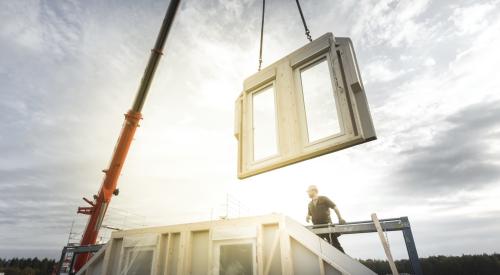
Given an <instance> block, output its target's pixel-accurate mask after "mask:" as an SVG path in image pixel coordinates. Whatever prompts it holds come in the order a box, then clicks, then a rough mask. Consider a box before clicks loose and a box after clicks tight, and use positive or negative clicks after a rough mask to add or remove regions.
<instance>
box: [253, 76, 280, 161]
mask: <svg viewBox="0 0 500 275" xmlns="http://www.w3.org/2000/svg"><path fill="white" fill-rule="evenodd" d="M252 100H253V102H252V105H253V159H254V160H261V159H264V158H266V157H269V156H272V155H275V154H277V153H278V146H277V144H276V110H275V104H274V89H273V87H272V86H269V87H268V88H265V89H264V90H262V91H259V92H257V93H254V94H253V97H252Z"/></svg>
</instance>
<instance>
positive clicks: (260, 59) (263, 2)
mask: <svg viewBox="0 0 500 275" xmlns="http://www.w3.org/2000/svg"><path fill="white" fill-rule="evenodd" d="M295 2H296V3H297V8H298V9H299V13H300V19H301V20H302V24H303V25H304V30H305V34H306V37H307V40H309V42H312V38H311V32H310V31H309V28H308V27H307V23H306V19H305V17H304V13H303V12H302V8H301V7H300V2H299V0H295ZM265 15H266V0H262V21H261V24H260V47H259V69H258V70H259V71H260V69H261V68H262V44H263V41H264V18H265Z"/></svg>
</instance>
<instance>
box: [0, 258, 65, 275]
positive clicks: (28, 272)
mask: <svg viewBox="0 0 500 275" xmlns="http://www.w3.org/2000/svg"><path fill="white" fill-rule="evenodd" d="M55 267H56V261H55V260H53V259H47V258H45V259H42V260H40V259H38V258H36V257H35V258H12V259H9V260H7V259H2V258H0V273H2V272H3V273H5V275H50V274H52V271H53V270H54V269H55Z"/></svg>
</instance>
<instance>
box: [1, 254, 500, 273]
mask: <svg viewBox="0 0 500 275" xmlns="http://www.w3.org/2000/svg"><path fill="white" fill-rule="evenodd" d="M360 262H361V263H362V264H364V265H366V266H367V267H368V268H370V269H371V270H373V271H374V272H375V273H377V274H380V275H385V274H391V270H390V268H389V264H388V263H387V261H383V260H360ZM420 264H421V265H422V269H423V272H424V274H425V275H499V274H500V254H496V253H495V254H491V255H488V254H482V255H462V256H431V257H428V258H421V259H420ZM396 266H397V268H398V271H399V272H400V273H408V274H412V269H411V265H410V262H409V261H408V260H399V261H396ZM55 267H56V261H55V260H53V259H46V258H45V259H42V260H40V259H38V258H12V259H9V260H7V259H2V258H0V273H2V272H3V273H5V275H50V274H52V271H53V270H54V268H55Z"/></svg>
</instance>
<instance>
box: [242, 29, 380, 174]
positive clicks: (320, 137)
mask: <svg viewBox="0 0 500 275" xmlns="http://www.w3.org/2000/svg"><path fill="white" fill-rule="evenodd" d="M234 134H235V137H236V138H237V140H238V165H237V169H238V177H239V178H240V179H243V178H246V177H250V176H253V175H257V174H260V173H263V172H267V171H270V170H273V169H277V168H280V167H284V166H287V165H290V164H293V163H297V162H300V161H304V160H308V159H311V158H314V157H318V156H321V155H324V154H328V153H332V152H335V151H339V150H342V149H346V148H348V147H351V146H355V145H358V144H361V143H364V142H368V141H371V140H374V139H376V134H375V129H374V127H373V122H372V118H371V115H370V109H369V105H368V101H367V99H366V94H365V89H364V86H363V81H362V79H361V74H360V71H359V68H358V64H357V60H356V55H355V52H354V48H353V45H352V41H351V40H350V39H349V38H343V37H334V36H333V34H331V33H327V34H325V35H323V36H321V37H319V38H317V39H315V40H314V41H312V42H311V43H308V44H306V45H305V46H303V47H302V48H300V49H298V50H296V51H294V52H292V53H291V54H289V55H287V56H285V57H283V58H281V59H280V60H278V61H276V62H274V63H272V64H270V65H269V66H267V67H265V68H264V69H262V70H261V71H259V72H257V73H255V74H254V75H252V76H250V77H248V78H247V79H245V81H244V83H243V92H242V93H241V94H240V96H239V97H238V98H237V100H236V103H235V129H234Z"/></svg>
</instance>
